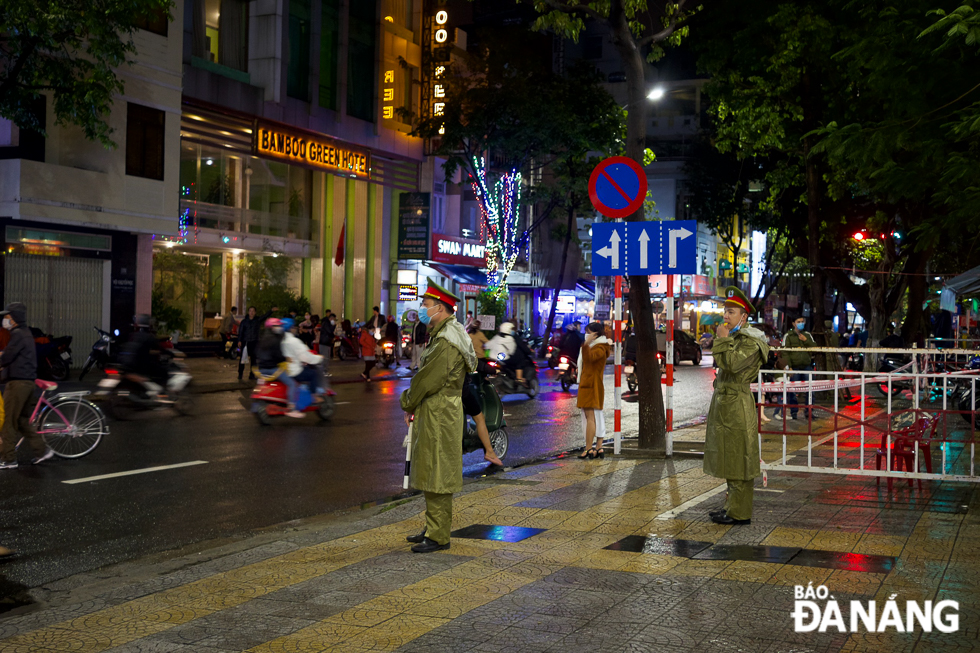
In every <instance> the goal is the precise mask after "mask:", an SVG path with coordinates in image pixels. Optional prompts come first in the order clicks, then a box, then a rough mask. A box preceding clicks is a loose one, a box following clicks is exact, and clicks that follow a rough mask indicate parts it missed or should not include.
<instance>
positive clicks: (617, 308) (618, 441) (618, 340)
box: [613, 276, 623, 454]
mask: <svg viewBox="0 0 980 653" xmlns="http://www.w3.org/2000/svg"><path fill="white" fill-rule="evenodd" d="M615 285H616V292H615V299H614V300H613V333H614V334H615V336H614V340H615V345H614V347H613V351H614V352H615V354H614V357H613V363H614V370H615V371H614V375H615V386H616V389H615V408H616V411H615V417H614V426H613V428H614V431H613V438H614V440H613V442H614V444H613V453H614V454H619V451H620V448H621V445H622V439H623V438H622V427H623V423H622V414H623V380H622V377H623V374H622V372H623V277H622V276H617V277H616V284H615Z"/></svg>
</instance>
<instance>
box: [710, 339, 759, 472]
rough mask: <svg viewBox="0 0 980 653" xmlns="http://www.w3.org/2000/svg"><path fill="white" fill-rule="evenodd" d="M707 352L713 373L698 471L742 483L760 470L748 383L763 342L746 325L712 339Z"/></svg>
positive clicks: (754, 377)
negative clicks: (701, 468)
mask: <svg viewBox="0 0 980 653" xmlns="http://www.w3.org/2000/svg"><path fill="white" fill-rule="evenodd" d="M711 353H712V355H713V356H714V358H715V362H717V363H718V376H717V377H716V378H715V383H714V387H715V393H714V395H712V397H711V407H710V408H709V409H708V422H707V430H706V432H705V438H704V473H705V474H709V475H711V476H716V477H718V478H725V479H730V480H736V481H748V480H751V479H753V478H755V477H756V476H758V475H759V473H760V468H759V418H758V414H757V412H756V407H755V395H753V394H752V391H751V390H749V384H750V383H753V382H755V381H757V380H758V376H759V368H761V367H762V365H763V364H764V363H765V362H766V360H767V359H768V357H769V345H767V344H766V340H765V335H764V334H763V333H762V332H761V331H759V330H758V329H756V328H754V327H749V326H746V327H743V328H742V329H741V330H740V331H739V332H738V333H736V334H735V335H734V336H732V337H728V338H716V339H715V342H714V345H713V348H712V352H711Z"/></svg>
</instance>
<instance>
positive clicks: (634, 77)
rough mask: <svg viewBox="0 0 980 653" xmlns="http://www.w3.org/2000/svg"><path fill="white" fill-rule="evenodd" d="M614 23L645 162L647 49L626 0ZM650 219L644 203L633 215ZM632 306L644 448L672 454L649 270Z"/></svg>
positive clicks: (636, 148)
mask: <svg viewBox="0 0 980 653" xmlns="http://www.w3.org/2000/svg"><path fill="white" fill-rule="evenodd" d="M609 25H610V27H611V28H612V36H613V43H614V44H615V46H616V50H617V51H618V52H619V55H620V58H621V59H622V61H623V65H624V67H625V69H626V95H627V99H628V101H629V104H628V105H627V107H628V113H627V116H626V156H628V157H629V158H631V159H633V160H634V161H636V162H637V163H639V164H640V165H643V152H644V150H645V149H646V136H647V127H646V125H647V106H646V102H647V99H646V79H645V77H644V72H643V53H642V52H641V51H640V48H639V47H638V46H637V44H636V41H635V39H634V38H633V34H632V32H631V31H630V26H629V22H628V21H627V18H626V13H625V11H624V7H623V0H611V2H610V7H609ZM643 219H644V214H643V209H642V208H640V209H639V210H638V211H637V212H636V213H634V214H633V215H631V216H630V217H629V218H627V220H629V221H641V220H643ZM629 282H630V310H631V311H632V316H633V325H634V328H635V331H636V344H637V352H636V353H637V361H636V363H637V366H636V367H637V369H636V371H637V376H638V377H639V378H638V381H639V384H640V388H639V395H640V396H639V407H640V410H639V413H640V415H639V431H640V432H639V448H640V449H646V450H650V451H653V452H655V453H660V454H666V451H667V432H666V418H665V414H664V399H663V394H662V393H661V390H660V365H659V364H658V363H657V333H656V329H655V327H654V324H653V307H652V305H651V303H650V280H649V279H648V278H647V277H645V276H634V277H630V278H629Z"/></svg>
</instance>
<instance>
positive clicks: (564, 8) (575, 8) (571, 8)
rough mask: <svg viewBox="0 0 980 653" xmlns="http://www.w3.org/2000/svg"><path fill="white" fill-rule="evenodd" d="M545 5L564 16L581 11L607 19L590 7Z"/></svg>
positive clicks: (550, 0)
mask: <svg viewBox="0 0 980 653" xmlns="http://www.w3.org/2000/svg"><path fill="white" fill-rule="evenodd" d="M685 1H686V0H685ZM545 4H546V5H548V6H549V7H551V9H552V10H554V11H560V12H562V13H564V14H574V13H575V12H577V11H580V12H582V13H586V14H588V15H590V16H592V17H593V18H599V19H602V18H605V16H603V15H602V14H600V13H599V12H598V11H596V10H595V9H593V8H592V7H590V6H588V5H582V4H578V5H565V4H560V3H558V2H555V0H545Z"/></svg>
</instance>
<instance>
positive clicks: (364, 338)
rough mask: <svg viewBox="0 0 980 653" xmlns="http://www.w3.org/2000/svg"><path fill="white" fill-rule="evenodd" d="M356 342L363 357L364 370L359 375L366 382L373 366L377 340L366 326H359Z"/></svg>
mask: <svg viewBox="0 0 980 653" xmlns="http://www.w3.org/2000/svg"><path fill="white" fill-rule="evenodd" d="M357 344H358V345H360V347H361V358H363V359H364V371H363V372H361V376H362V377H363V378H364V380H365V381H367V382H368V383H370V382H371V370H372V369H373V368H374V360H375V359H374V355H375V353H376V352H377V348H378V341H377V340H375V339H374V336H373V335H371V330H370V329H368V328H367V327H366V326H364V327H361V335H359V336H358V338H357Z"/></svg>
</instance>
